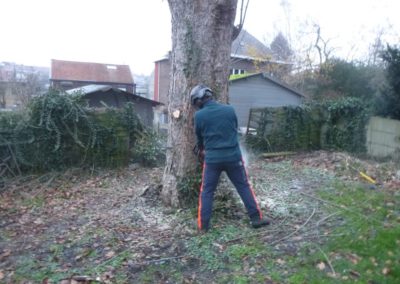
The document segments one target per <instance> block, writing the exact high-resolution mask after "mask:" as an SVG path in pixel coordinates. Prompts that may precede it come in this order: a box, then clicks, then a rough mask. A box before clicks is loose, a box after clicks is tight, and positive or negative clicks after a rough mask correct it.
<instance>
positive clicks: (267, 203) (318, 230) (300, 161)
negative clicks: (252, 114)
mask: <svg viewBox="0 0 400 284" xmlns="http://www.w3.org/2000/svg"><path fill="white" fill-rule="evenodd" d="M348 163H351V164H352V165H353V166H357V167H359V168H360V169H361V168H362V170H364V171H366V172H367V173H368V174H369V175H371V176H373V177H374V178H376V179H377V180H379V181H380V184H381V186H382V188H384V189H392V190H397V189H398V188H397V189H394V187H393V184H396V183H397V182H398V181H399V177H398V176H397V171H398V170H397V168H396V166H395V165H389V166H385V165H382V164H378V163H376V164H374V162H368V161H362V160H354V159H351V158H350V157H349V156H347V155H346V154H343V153H332V152H314V153H309V154H301V155H295V156H290V157H284V158H275V159H255V160H253V162H251V163H250V166H249V174H250V177H251V181H252V184H253V187H254V189H255V191H256V195H257V198H258V200H259V203H260V206H261V208H262V210H263V212H264V213H265V214H266V215H267V216H268V217H270V218H272V220H273V222H272V225H271V226H269V227H268V228H266V229H263V230H260V231H254V230H252V229H250V228H249V225H248V220H247V217H246V215H245V212H244V210H243V207H242V206H239V207H237V208H236V207H235V208H231V209H232V212H231V213H229V210H230V208H228V211H227V212H228V213H226V212H225V214H224V215H219V214H218V213H217V214H215V216H214V217H213V229H212V230H214V232H215V231H218V230H222V229H223V228H226V226H232V229H231V227H228V231H229V230H232V232H233V233H232V235H230V234H227V237H226V238H225V239H224V241H216V242H214V243H213V246H215V248H216V249H217V250H221V252H222V250H226V249H227V248H228V247H229V246H234V245H237V244H240V243H242V242H243V241H244V239H249V238H257V239H258V240H261V241H262V242H263V243H265V244H266V245H268V246H269V247H271V249H272V250H274V251H275V252H276V253H277V254H278V255H279V254H285V255H296V254H297V253H298V251H299V249H301V248H302V247H303V246H304V245H305V244H309V243H310V242H312V243H314V244H322V243H323V242H324V241H325V239H326V238H328V237H329V236H332V235H334V234H335V233H336V231H335V228H337V227H338V226H340V224H341V222H342V218H341V216H340V215H341V214H342V213H341V212H342V211H341V212H339V211H338V212H333V213H332V210H331V211H327V210H326V209H327V207H328V206H329V207H331V208H332V207H333V208H334V207H335V204H328V203H327V202H325V201H324V200H322V199H319V198H317V197H316V196H315V195H314V191H315V190H320V189H321V188H324V189H326V190H329V188H330V187H331V186H332V183H333V182H334V181H336V180H337V179H339V180H353V181H358V182H360V184H365V186H368V184H367V183H365V182H364V181H363V180H362V179H360V177H359V175H358V173H354V171H352V170H350V169H349V168H348ZM378 165H379V166H378ZM162 172H163V169H162V168H153V169H148V168H140V167H135V168H131V169H129V168H127V169H121V170H114V171H99V172H96V173H83V172H81V171H80V170H79V169H75V170H70V171H67V172H65V173H51V174H47V175H45V176H30V177H23V178H18V179H14V180H10V181H8V183H7V184H6V186H7V188H6V189H3V191H2V192H1V202H0V215H1V219H0V220H1V221H0V228H1V233H0V263H1V264H0V272H1V274H0V276H1V278H0V280H1V281H5V282H6V283H7V281H8V282H9V283H15V282H17V283H18V282H21V283H23V282H24V281H29V280H32V279H36V280H37V279H40V280H45V279H49V278H50V279H51V280H52V281H54V282H57V281H59V280H61V279H65V278H68V277H71V276H72V275H82V273H85V274H90V275H91V276H93V279H95V278H96V277H99V278H98V279H101V280H102V281H103V282H109V283H115V282H118V281H117V280H118V279H120V278H118V277H122V278H121V279H122V280H119V283H124V282H125V281H129V282H135V281H138V279H139V277H145V275H144V276H143V271H144V270H145V269H146V267H148V266H149V265H160V266H162V265H163V264H166V263H169V262H175V263H177V264H179V265H181V268H182V269H183V270H182V275H183V276H182V277H183V278H184V279H186V280H187V281H188V282H187V283H191V282H190V281H192V282H193V281H195V280H196V281H199V280H203V281H208V280H209V278H208V276H207V273H200V267H201V265H202V262H201V260H199V258H197V257H196V255H195V254H193V253H192V252H191V251H190V249H191V248H190V244H188V243H190V241H191V240H193V238H196V237H195V236H197V232H196V227H195V224H196V220H195V218H196V214H195V213H194V212H195V209H193V210H186V211H180V210H178V211H172V210H170V209H168V208H165V207H163V205H162V204H161V202H160V200H159V191H160V190H161V180H162ZM223 184H224V183H223V182H222V183H221V186H224V185H223ZM235 196H236V195H235ZM236 198H237V197H236ZM238 204H239V205H240V202H238ZM195 240H197V239H195ZM310 249H311V250H315V249H316V248H315V247H314V248H310ZM192 250H193V248H192ZM254 265H255V268H254V269H255V270H257V271H260V272H263V271H264V270H265V268H264V267H263V266H262V265H261V264H260V265H259V264H257V263H256V262H255V263H254ZM157 271H158V270H157ZM157 273H159V274H160V275H159V279H161V280H162V279H163V277H164V278H165V275H163V273H162V272H160V271H158V272H157ZM157 273H156V274H157ZM121 275H122V276H121ZM193 275H196V276H193ZM199 275H202V276H199ZM30 277H31V278H30ZM210 277H211V276H210ZM140 279H142V278H140ZM153 279H154V278H153ZM161 280H160V281H161ZM200 282H201V281H200Z"/></svg>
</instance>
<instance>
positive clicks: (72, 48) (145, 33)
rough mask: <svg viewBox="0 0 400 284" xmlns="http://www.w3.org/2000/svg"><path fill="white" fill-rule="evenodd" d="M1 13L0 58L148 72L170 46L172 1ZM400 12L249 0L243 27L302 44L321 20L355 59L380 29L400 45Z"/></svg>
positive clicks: (104, 1) (10, 4) (32, 2)
mask: <svg viewBox="0 0 400 284" xmlns="http://www.w3.org/2000/svg"><path fill="white" fill-rule="evenodd" d="M238 2H239V3H240V0H238ZM282 2H288V3H289V7H290V8H289V9H288V10H287V12H286V13H285V12H284V9H283V8H282V5H281V3H282ZM239 8H240V7H238V9H239ZM0 11H1V12H2V13H1V16H0V38H1V41H0V61H11V62H16V63H19V64H25V65H39V66H49V65H50V60H51V59H52V58H53V59H62V60H76V61H89V62H102V63H114V64H128V65H130V67H131V70H132V72H133V73H135V74H145V75H149V74H150V73H151V72H152V70H153V67H154V61H156V60H158V59H160V58H162V57H163V56H164V55H165V54H166V53H167V52H168V51H169V50H170V49H171V39H170V37H171V36H170V31H171V23H170V13H169V7H168V3H167V0H0ZM399 11H400V1H398V0H335V1H333V0H331V1H326V0H250V5H249V8H248V13H247V18H246V22H245V26H244V28H245V29H246V30H247V31H248V32H250V33H251V34H253V35H254V36H255V37H257V38H258V39H260V40H261V41H263V42H264V43H267V44H269V42H270V41H271V40H272V39H273V37H274V36H275V35H276V34H277V33H278V31H282V32H283V33H284V34H285V35H287V36H289V35H290V37H291V39H292V43H293V46H295V47H296V46H297V47H299V46H300V42H302V44H303V45H304V42H305V43H307V44H309V43H310V42H312V41H311V40H310V39H307V37H306V36H305V33H307V32H309V31H310V30H311V28H310V27H311V25H310V23H317V24H319V25H320V27H321V34H322V37H323V38H324V39H326V40H328V39H329V40H330V46H331V47H332V48H335V51H336V52H337V53H338V54H339V55H341V56H343V57H351V58H354V57H356V58H357V57H361V56H363V55H364V54H365V52H366V50H367V48H368V45H369V44H371V43H372V41H373V39H374V38H375V36H376V34H377V33H378V31H380V30H382V29H384V30H386V33H385V36H386V39H388V40H389V41H390V42H391V43H396V44H397V43H399V42H400V37H399V34H400V17H399V16H398V13H399ZM396 14H397V15H396ZM307 22H308V23H309V24H308V25H306V23H307ZM305 39H306V40H305Z"/></svg>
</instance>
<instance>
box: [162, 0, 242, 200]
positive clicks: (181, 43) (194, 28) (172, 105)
mask: <svg viewBox="0 0 400 284" xmlns="http://www.w3.org/2000/svg"><path fill="white" fill-rule="evenodd" d="M168 3H169V7H170V11H171V15H172V53H171V63H172V64H171V65H172V67H171V82H170V87H169V96H168V113H169V127H168V147H167V161H166V167H165V171H164V177H163V190H162V199H163V201H164V203H166V204H167V205H171V206H174V207H175V206H179V199H178V186H179V183H180V182H181V181H182V179H183V178H185V177H186V176H187V175H189V174H191V173H192V172H193V171H194V169H195V167H196V161H195V157H194V155H193V154H192V148H193V146H194V143H195V138H194V132H193V109H192V108H191V105H190V99H189V93H190V90H191V88H192V87H194V86H195V85H197V84H199V83H203V84H206V85H208V86H209V87H211V88H212V89H213V91H214V92H215V95H216V97H217V99H218V100H220V101H223V102H226V101H227V100H228V76H229V61H230V51H231V43H232V34H233V29H234V20H235V15H236V6H237V0H207V1H206V0H168Z"/></svg>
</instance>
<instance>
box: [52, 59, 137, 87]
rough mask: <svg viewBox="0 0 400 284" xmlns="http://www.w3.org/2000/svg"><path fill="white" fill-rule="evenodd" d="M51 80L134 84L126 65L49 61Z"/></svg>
mask: <svg viewBox="0 0 400 284" xmlns="http://www.w3.org/2000/svg"><path fill="white" fill-rule="evenodd" d="M50 79H51V80H68V81H85V82H104V83H121V84H134V81H133V77H132V73H131V70H130V68H129V66H128V65H117V64H104V63H91V62H77V61H65V60H56V59H52V60H51V74H50Z"/></svg>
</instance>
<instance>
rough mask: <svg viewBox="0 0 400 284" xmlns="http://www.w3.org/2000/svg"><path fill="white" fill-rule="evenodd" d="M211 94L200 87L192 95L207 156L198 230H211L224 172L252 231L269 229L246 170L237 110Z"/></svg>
mask: <svg viewBox="0 0 400 284" xmlns="http://www.w3.org/2000/svg"><path fill="white" fill-rule="evenodd" d="M212 95H213V92H212V91H211V89H210V88H208V87H207V86H205V85H197V86H196V87H194V88H193V89H192V91H191V93H190V100H191V104H192V105H193V106H194V107H195V108H196V109H198V110H197V111H196V113H195V116H194V123H195V132H196V138H197V149H198V155H199V156H202V157H203V156H204V164H203V175H202V184H201V189H200V196H199V208H198V220H197V224H198V228H199V230H200V231H208V229H209V227H210V219H211V214H212V204H213V199H214V192H215V189H216V187H217V184H218V180H219V177H220V175H221V173H222V172H223V171H225V172H226V174H227V175H228V177H229V179H230V180H231V182H232V183H233V185H234V186H235V187H236V190H237V192H238V193H239V195H240V198H241V199H242V201H243V203H244V205H245V207H246V209H247V214H248V215H249V217H250V222H251V225H252V226H253V228H260V227H262V226H266V225H268V224H269V220H267V219H264V218H263V217H262V213H261V210H260V208H259V206H258V204H257V201H256V198H255V194H254V191H253V189H252V188H251V186H250V183H249V181H248V177H247V173H246V169H245V167H244V162H243V159H242V154H241V151H240V146H239V142H238V132H237V130H238V122H237V117H236V114H235V111H234V109H233V107H232V106H229V105H223V104H219V103H217V102H216V101H214V100H213V98H212Z"/></svg>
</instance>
